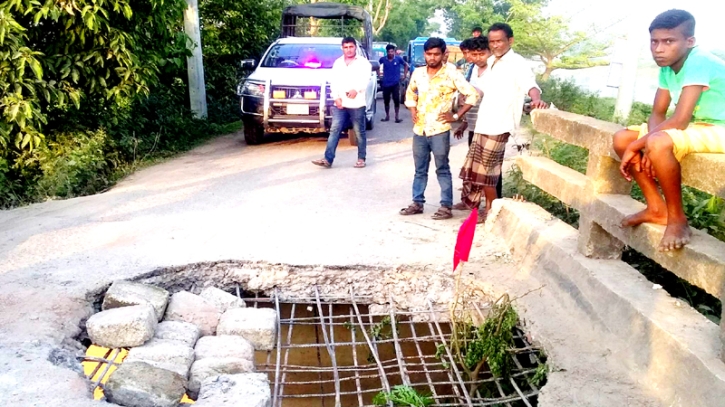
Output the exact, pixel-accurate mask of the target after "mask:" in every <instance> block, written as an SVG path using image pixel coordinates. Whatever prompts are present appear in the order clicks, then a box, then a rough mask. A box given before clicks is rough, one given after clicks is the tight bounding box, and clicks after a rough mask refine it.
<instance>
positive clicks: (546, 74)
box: [541, 65, 555, 81]
mask: <svg viewBox="0 0 725 407" xmlns="http://www.w3.org/2000/svg"><path fill="white" fill-rule="evenodd" d="M554 69H555V68H554V67H552V66H550V65H547V66H546V70H545V71H544V73H543V74H542V75H541V80H542V81H548V80H549V77H550V76H551V73H552V72H554Z"/></svg>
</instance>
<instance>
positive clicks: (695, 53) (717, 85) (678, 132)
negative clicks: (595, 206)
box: [614, 10, 725, 251]
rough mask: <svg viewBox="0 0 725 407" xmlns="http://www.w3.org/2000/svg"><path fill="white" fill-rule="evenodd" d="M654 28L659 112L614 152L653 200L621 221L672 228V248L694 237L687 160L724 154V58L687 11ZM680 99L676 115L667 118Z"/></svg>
mask: <svg viewBox="0 0 725 407" xmlns="http://www.w3.org/2000/svg"><path fill="white" fill-rule="evenodd" d="M649 32H650V50H651V51H652V57H653V58H654V60H655V62H656V63H657V65H658V66H660V77H659V89H657V93H656V94H655V100H654V106H653V107H652V115H651V116H650V118H649V121H648V123H645V124H643V125H642V126H632V127H629V128H627V129H625V130H622V131H620V132H618V133H617V134H615V135H614V150H615V151H616V152H617V154H618V155H619V156H620V157H621V159H622V163H621V166H620V168H619V170H620V171H621V172H622V175H623V176H624V177H625V178H626V179H627V180H628V181H631V180H632V178H634V180H635V181H637V184H639V186H640V188H642V192H643V193H644V197H645V200H646V201H647V208H646V209H645V210H643V211H641V212H638V213H635V214H633V215H630V216H627V217H626V218H624V220H623V221H622V226H635V225H639V224H640V223H643V222H650V223H656V224H660V225H666V226H667V228H666V229H665V233H664V236H663V237H662V240H661V242H660V244H659V250H660V251H670V250H676V249H680V248H682V247H683V246H684V245H686V244H687V243H689V242H690V237H691V234H692V232H691V231H690V227H689V225H688V224H687V217H686V216H685V212H684V211H683V209H682V182H681V181H682V180H681V172H680V161H681V160H682V158H683V157H684V156H685V155H687V154H689V153H725V61H723V60H721V59H719V58H718V57H716V56H714V55H712V54H711V53H709V52H707V51H704V50H701V49H700V48H698V47H696V46H695V37H694V35H695V18H694V17H693V16H692V15H691V14H690V13H688V12H686V11H683V10H669V11H666V12H664V13H662V14H660V15H658V16H657V17H656V18H655V19H654V21H652V24H651V25H650V27H649ZM673 100H674V101H675V106H676V108H675V112H674V114H673V115H672V116H671V117H669V118H667V117H666V114H667V109H668V108H669V106H670V102H671V101H673ZM655 179H657V181H659V186H660V187H661V188H662V193H663V194H664V200H663V199H662V196H660V193H659V190H658V188H657V183H656V182H655Z"/></svg>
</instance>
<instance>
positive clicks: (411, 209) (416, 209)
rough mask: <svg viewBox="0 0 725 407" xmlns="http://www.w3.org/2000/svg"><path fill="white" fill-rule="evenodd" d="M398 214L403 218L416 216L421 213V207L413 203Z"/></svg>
mask: <svg viewBox="0 0 725 407" xmlns="http://www.w3.org/2000/svg"><path fill="white" fill-rule="evenodd" d="M399 213H400V214H401V215H403V216H407V215H417V214H419V213H423V205H421V204H418V203H415V202H413V203H412V204H410V205H408V207H407V208H403V209H401V210H400V212H399Z"/></svg>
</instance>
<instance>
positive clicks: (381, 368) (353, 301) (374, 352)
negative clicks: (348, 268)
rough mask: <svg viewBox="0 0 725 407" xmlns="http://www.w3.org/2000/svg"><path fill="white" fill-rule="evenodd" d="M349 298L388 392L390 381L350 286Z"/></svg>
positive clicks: (391, 404)
mask: <svg viewBox="0 0 725 407" xmlns="http://www.w3.org/2000/svg"><path fill="white" fill-rule="evenodd" d="M350 299H351V300H352V306H353V308H354V309H355V315H356V316H357V321H358V323H359V324H360V327H361V328H362V333H363V336H365V341H366V342H367V343H368V347H369V348H370V352H371V353H372V355H373V358H375V362H376V363H377V364H378V369H379V373H380V381H381V382H382V384H383V390H385V391H386V392H388V393H390V383H388V377H387V375H386V374H385V368H384V367H383V364H382V363H381V362H380V357H379V356H378V351H377V347H376V346H375V345H374V344H373V343H372V341H371V340H370V336H369V335H368V332H367V330H365V324H364V323H363V319H362V315H361V314H360V308H359V307H358V306H357V302H356V301H355V289H354V288H352V287H350ZM388 405H389V406H390V407H393V403H392V402H388Z"/></svg>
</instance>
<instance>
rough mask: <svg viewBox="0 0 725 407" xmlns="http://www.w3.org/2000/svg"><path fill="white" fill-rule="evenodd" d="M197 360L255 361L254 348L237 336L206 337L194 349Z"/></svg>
mask: <svg viewBox="0 0 725 407" xmlns="http://www.w3.org/2000/svg"><path fill="white" fill-rule="evenodd" d="M194 351H195V353H196V360H201V359H206V358H241V359H249V360H252V361H253V360H254V346H252V344H251V343H250V342H249V341H248V340H246V339H244V338H242V337H241V336H236V335H218V336H205V337H203V338H201V339H199V341H198V342H197V343H196V347H195V348H194Z"/></svg>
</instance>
